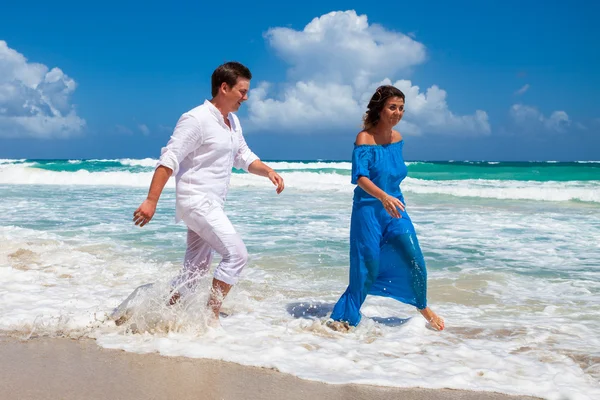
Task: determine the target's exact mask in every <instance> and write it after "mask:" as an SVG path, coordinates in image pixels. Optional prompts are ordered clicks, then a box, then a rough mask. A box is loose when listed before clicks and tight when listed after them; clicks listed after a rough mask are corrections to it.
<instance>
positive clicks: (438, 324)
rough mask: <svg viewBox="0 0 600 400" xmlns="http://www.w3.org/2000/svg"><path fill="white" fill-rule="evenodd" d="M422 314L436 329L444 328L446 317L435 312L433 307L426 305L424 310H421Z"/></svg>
mask: <svg viewBox="0 0 600 400" xmlns="http://www.w3.org/2000/svg"><path fill="white" fill-rule="evenodd" d="M419 312H420V313H421V315H422V316H423V317H424V318H425V319H426V320H427V322H429V324H430V325H431V327H432V328H433V329H435V330H436V331H442V330H444V319H443V318H442V317H440V316H438V315H437V314H436V313H434V312H433V311H432V310H431V308H429V307H426V308H424V309H422V310H419Z"/></svg>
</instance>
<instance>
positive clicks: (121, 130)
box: [115, 124, 133, 135]
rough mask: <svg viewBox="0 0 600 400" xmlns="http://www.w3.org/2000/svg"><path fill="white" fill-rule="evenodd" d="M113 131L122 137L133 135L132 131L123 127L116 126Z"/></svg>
mask: <svg viewBox="0 0 600 400" xmlns="http://www.w3.org/2000/svg"><path fill="white" fill-rule="evenodd" d="M115 130H116V131H117V132H118V133H120V134H123V135H133V131H132V130H131V129H129V128H128V127H126V126H125V125H121V124H117V125H115Z"/></svg>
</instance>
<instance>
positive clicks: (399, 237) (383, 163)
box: [331, 141, 427, 326]
mask: <svg viewBox="0 0 600 400" xmlns="http://www.w3.org/2000/svg"><path fill="white" fill-rule="evenodd" d="M403 146H404V141H399V142H394V143H391V144H387V145H355V146H354V150H353V153H352V183H353V184H356V183H357V181H358V178H359V177H361V176H365V177H367V178H369V179H370V180H371V181H372V182H373V183H374V184H375V185H377V187H379V188H380V189H381V190H383V191H384V192H386V193H387V194H388V195H390V196H394V197H395V198H397V199H399V200H400V201H401V202H402V203H403V204H406V203H405V202H404V197H403V196H402V192H401V191H400V182H402V180H403V179H404V178H405V177H406V175H407V173H408V169H407V168H406V164H405V163H404V159H403V157H402V148H403ZM400 214H401V216H402V218H393V217H392V216H391V215H389V214H388V212H387V211H386V210H385V209H384V208H383V205H382V204H381V202H380V201H379V200H378V199H376V198H375V197H373V196H371V195H370V194H368V193H367V192H366V191H364V190H363V189H361V188H360V187H359V186H357V187H356V189H355V190H354V201H353V205H352V216H351V221H350V284H349V285H348V288H347V289H346V291H345V292H344V294H343V295H342V296H341V297H340V299H339V300H338V302H337V303H336V305H335V307H334V308H333V312H332V314H331V318H332V319H333V320H335V321H345V322H347V323H349V324H350V325H352V326H356V325H358V323H359V322H360V319H361V314H360V307H361V305H362V304H363V302H364V301H365V298H366V297H367V294H371V295H376V296H386V297H391V298H393V299H396V300H399V301H401V302H403V303H407V304H410V305H413V306H415V307H417V308H418V309H424V308H426V307H427V299H426V298H427V269H426V267H425V260H424V259H423V253H422V252H421V248H420V247H419V242H418V240H417V235H416V233H415V228H414V226H413V224H412V221H411V220H410V217H409V216H408V214H407V213H406V211H401V212H400Z"/></svg>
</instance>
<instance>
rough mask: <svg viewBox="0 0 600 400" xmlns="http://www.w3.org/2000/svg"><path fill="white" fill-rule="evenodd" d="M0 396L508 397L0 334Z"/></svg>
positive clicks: (208, 399)
mask: <svg viewBox="0 0 600 400" xmlns="http://www.w3.org/2000/svg"><path fill="white" fill-rule="evenodd" d="M0 388H2V390H1V391H0V392H1V393H0V398H2V399H20V400H33V399H36V400H37V399H61V400H75V399H77V400H80V399H86V400H93V399H103V400H104V399H128V400H137V399H140V400H141V399H177V400H185V399H195V400H198V399H202V400H213V399H215V400H216V399H223V400H240V399H253V400H254V399H257V400H296V399H298V400H300V399H302V400H304V399H310V400H334V399H336V400H337V399H339V400H342V399H343V400H380V399H381V400H389V399H403V400H430V399H432V400H433V399H436V400H437V399H441V400H445V399H448V400H459V399H460V400H508V399H534V398H533V397H526V396H509V395H505V394H500V393H492V392H475V391H464V390H451V389H442V390H432V389H420V388H409V389H402V388H390V387H379V386H368V385H356V384H344V385H330V384H325V383H320V382H313V381H307V380H303V379H300V378H296V377H294V376H293V375H289V374H284V373H280V372H277V371H274V370H270V369H265V368H257V367H246V366H242V365H238V364H234V363H229V362H224V361H215V360H206V359H191V358H184V357H165V356H161V355H159V354H134V353H127V352H124V351H121V350H108V349H103V348H101V347H99V346H97V345H96V344H95V342H94V341H93V340H90V339H84V340H71V339H63V338H56V339H54V338H35V339H30V340H27V341H22V340H19V339H15V338H11V337H2V336H0Z"/></svg>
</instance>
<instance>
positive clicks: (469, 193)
mask: <svg viewBox="0 0 600 400" xmlns="http://www.w3.org/2000/svg"><path fill="white" fill-rule="evenodd" d="M148 160H150V159H148ZM143 163H148V164H150V161H147V162H143ZM143 163H142V164H143ZM315 164H318V163H315ZM30 165H31V164H0V184H29V185H68V186H73V185H86V186H130V187H147V186H148V185H149V184H150V181H151V180H152V174H153V172H139V173H132V172H129V171H110V172H89V171H86V170H79V171H74V172H66V171H49V170H44V169H38V168H29V167H30ZM317 166H318V165H315V166H314V167H315V168H317ZM287 167H289V168H291V169H294V168H295V166H293V165H287ZM281 175H282V177H283V178H284V180H285V182H286V187H288V188H295V189H299V190H311V191H312V190H318V191H322V190H325V191H335V192H345V193H348V192H351V191H352V190H354V188H355V186H354V185H351V184H350V177H349V176H348V175H341V174H337V173H325V172H303V171H292V172H285V169H282V171H281ZM231 185H232V186H233V187H248V186H256V187H264V186H269V185H271V183H270V182H269V181H268V180H266V179H265V178H263V177H259V176H256V175H252V174H233V175H232V179H231ZM174 186H175V182H174V179H170V180H169V182H168V183H167V187H169V188H173V187H174ZM402 191H403V192H404V193H419V194H443V195H451V196H457V197H481V198H491V199H507V200H511V199H512V200H536V201H570V200H578V201H583V202H593V203H600V185H599V183H598V181H581V182H579V181H569V182H536V181H501V180H477V179H468V180H455V181H447V180H445V181H428V180H423V179H415V178H410V177H408V178H406V179H405V180H404V181H403V183H402Z"/></svg>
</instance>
